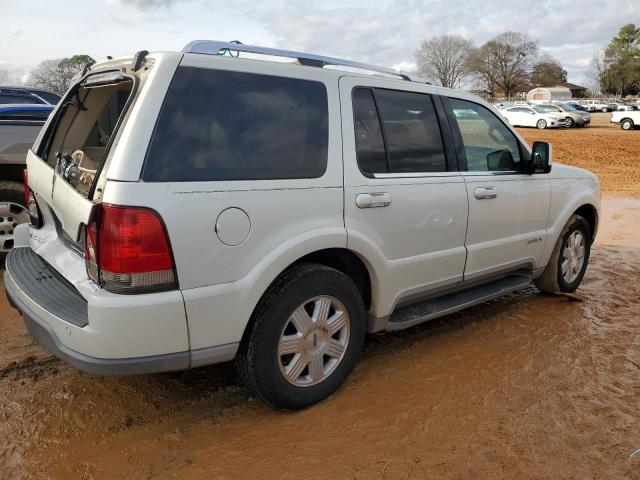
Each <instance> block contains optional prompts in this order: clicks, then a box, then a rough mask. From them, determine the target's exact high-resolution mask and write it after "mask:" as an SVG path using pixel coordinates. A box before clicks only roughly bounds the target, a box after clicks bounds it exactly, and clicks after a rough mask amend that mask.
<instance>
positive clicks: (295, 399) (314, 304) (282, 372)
mask: <svg viewBox="0 0 640 480" xmlns="http://www.w3.org/2000/svg"><path fill="white" fill-rule="evenodd" d="M364 336H365V309H364V303H363V300H362V295H361V294H360V291H359V290H358V288H357V287H356V285H355V284H354V283H353V281H352V280H351V279H350V278H349V277H348V276H346V275H345V274H343V273H341V272H339V271H338V270H335V269H333V268H329V267H326V266H324V265H318V264H310V263H306V264H300V265H296V266H294V267H292V268H290V269H289V270H287V271H286V272H285V273H284V274H282V275H281V276H280V277H279V278H278V279H277V280H276V281H275V283H274V284H273V285H272V286H271V287H269V289H268V291H267V292H266V293H265V295H264V296H263V298H262V299H261V300H260V302H259V304H258V306H257V307H256V310H255V311H254V314H253V316H252V318H251V323H250V326H249V328H248V330H247V332H246V333H245V337H244V338H243V340H242V343H241V345H240V350H239V351H238V354H237V355H236V368H237V370H238V373H239V374H240V377H241V378H242V380H243V383H244V384H245V386H246V387H247V389H248V390H250V391H252V392H256V393H257V394H258V395H259V396H260V397H261V398H262V399H263V400H265V401H266V402H268V403H270V404H271V405H273V406H275V407H277V408H281V409H285V410H297V409H300V408H304V407H307V406H309V405H312V404H314V403H317V402H320V401H321V400H323V399H325V398H327V397H328V396H329V395H331V394H332V393H333V392H334V391H335V390H336V389H337V388H338V387H340V385H341V384H342V383H343V382H344V380H345V379H346V378H347V376H348V375H349V373H350V372H351V370H352V369H353V367H354V365H355V363H356V360H357V358H358V355H359V353H360V350H361V349H362V344H363V342H364Z"/></svg>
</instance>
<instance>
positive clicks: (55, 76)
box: [29, 55, 95, 95]
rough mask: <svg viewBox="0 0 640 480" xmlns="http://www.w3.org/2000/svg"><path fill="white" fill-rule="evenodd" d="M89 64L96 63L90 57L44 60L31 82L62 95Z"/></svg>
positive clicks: (34, 71) (31, 77)
mask: <svg viewBox="0 0 640 480" xmlns="http://www.w3.org/2000/svg"><path fill="white" fill-rule="evenodd" d="M89 63H95V60H94V59H93V58H91V57H90V56H89V55H74V56H73V57H68V58H57V59H54V60H44V61H43V62H40V64H39V65H38V66H37V67H36V68H34V69H33V70H32V71H31V73H30V74H29V81H30V83H32V84H33V85H34V86H37V87H41V88H46V89H48V90H51V91H52V92H56V93H58V94H60V95H62V94H64V92H66V91H67V89H68V88H69V85H71V81H72V80H73V78H74V77H75V76H76V75H79V74H80V73H82V70H83V69H84V67H85V65H87V64H89Z"/></svg>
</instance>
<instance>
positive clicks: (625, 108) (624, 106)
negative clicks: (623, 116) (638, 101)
mask: <svg viewBox="0 0 640 480" xmlns="http://www.w3.org/2000/svg"><path fill="white" fill-rule="evenodd" d="M609 107H610V109H611V111H612V112H614V111H620V112H629V111H632V110H635V107H634V106H633V105H631V104H629V103H626V102H611V103H609Z"/></svg>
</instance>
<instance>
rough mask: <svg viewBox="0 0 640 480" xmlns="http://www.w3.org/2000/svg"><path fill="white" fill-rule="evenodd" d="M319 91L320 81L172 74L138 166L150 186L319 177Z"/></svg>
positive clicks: (322, 118)
mask: <svg viewBox="0 0 640 480" xmlns="http://www.w3.org/2000/svg"><path fill="white" fill-rule="evenodd" d="M328 124H329V120H328V102H327V91H326V88H325V86H324V84H322V83H320V82H315V81H310V80H301V79H295V78H285V77H276V76H270V75H258V74H253V73H243V72H231V71H223V70H209V69H202V68H193V67H180V68H179V69H178V70H177V72H176V74H175V76H174V78H173V80H172V82H171V86H170V87H169V90H168V92H167V97H166V98H165V101H164V104H163V106H162V109H161V111H160V115H159V117H158V121H157V123H156V127H155V130H154V133H153V138H152V140H151V144H150V146H149V150H148V152H147V157H146V160H145V165H144V171H143V175H142V177H143V179H144V180H146V181H151V182H160V181H162V182H165V181H166V182H180V181H183V182H186V181H216V180H267V179H292V178H317V177H321V176H322V175H323V174H324V172H325V170H326V167H327V155H328V153H327V152H328V142H329V126H328Z"/></svg>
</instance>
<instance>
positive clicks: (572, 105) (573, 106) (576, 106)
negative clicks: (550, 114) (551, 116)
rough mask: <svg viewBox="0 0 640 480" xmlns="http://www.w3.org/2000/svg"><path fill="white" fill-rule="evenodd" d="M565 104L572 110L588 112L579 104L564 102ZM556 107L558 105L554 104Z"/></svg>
mask: <svg viewBox="0 0 640 480" xmlns="http://www.w3.org/2000/svg"><path fill="white" fill-rule="evenodd" d="M563 104H564V105H568V106H569V107H571V108H573V109H575V110H579V111H581V112H586V111H587V109H586V108H585V107H584V106H583V105H580V104H579V103H578V102H563ZM554 105H556V104H555V103H554Z"/></svg>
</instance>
